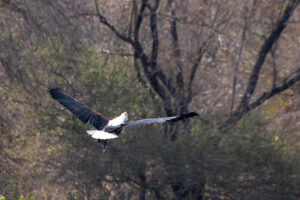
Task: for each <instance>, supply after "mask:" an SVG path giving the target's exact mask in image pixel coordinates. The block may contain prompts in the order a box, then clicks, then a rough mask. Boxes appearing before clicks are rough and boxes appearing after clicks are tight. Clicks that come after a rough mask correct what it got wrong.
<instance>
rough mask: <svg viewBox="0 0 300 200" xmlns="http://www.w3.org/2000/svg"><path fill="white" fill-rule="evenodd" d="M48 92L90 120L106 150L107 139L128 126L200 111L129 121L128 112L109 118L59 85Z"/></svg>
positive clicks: (175, 119)
mask: <svg viewBox="0 0 300 200" xmlns="http://www.w3.org/2000/svg"><path fill="white" fill-rule="evenodd" d="M48 92H49V93H50V95H51V97H52V98H53V99H55V100H56V101H58V102H59V103H60V104H61V105H63V106H64V107H65V108H67V109H68V110H70V111H71V112H72V113H73V114H74V115H75V116H76V117H78V118H79V119H80V120H81V121H82V122H84V123H87V122H89V123H90V124H91V125H93V126H94V127H95V128H96V130H88V131H87V133H88V134H89V135H90V136H91V137H92V138H94V139H97V141H98V142H99V143H102V144H103V146H102V147H103V151H104V150H105V147H106V144H107V140H110V139H115V138H117V137H118V135H119V134H121V132H122V130H123V129H125V128H127V127H132V126H138V125H145V124H153V123H164V122H177V121H180V120H183V119H186V118H189V117H195V116H199V115H198V113H195V112H189V113H186V114H182V115H179V116H172V117H162V118H149V119H141V120H137V121H130V122H127V121H128V114H127V112H123V113H122V114H121V115H120V116H118V117H116V118H114V119H112V120H109V119H107V118H105V117H104V116H103V115H102V114H100V113H98V112H96V111H94V110H93V109H91V108H89V107H88V106H86V105H84V104H82V103H80V102H79V101H78V100H77V99H75V98H73V97H71V96H70V95H68V94H67V93H65V92H64V91H63V90H62V89H60V88H59V87H56V86H50V85H49V86H48Z"/></svg>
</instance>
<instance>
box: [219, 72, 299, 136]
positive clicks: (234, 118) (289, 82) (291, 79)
mask: <svg viewBox="0 0 300 200" xmlns="http://www.w3.org/2000/svg"><path fill="white" fill-rule="evenodd" d="M299 81H300V69H298V70H296V72H293V73H291V74H290V75H288V76H287V77H286V78H285V79H284V81H283V83H282V84H281V86H279V87H275V88H272V89H271V90H270V91H268V92H264V93H263V94H262V95H261V96H260V97H259V98H257V100H256V101H254V102H253V103H251V104H249V105H248V106H247V107H246V109H243V110H237V111H235V112H233V113H232V114H231V115H230V116H229V118H228V119H227V120H226V121H225V123H223V124H222V125H221V126H220V127H219V128H220V129H222V130H227V129H229V128H230V127H232V126H234V125H235V124H236V123H237V122H238V121H239V120H240V119H241V118H242V117H243V115H244V114H246V113H247V112H249V111H251V110H253V109H255V108H257V107H258V106H260V105H261V104H263V103H264V102H265V101H266V100H268V99H270V98H271V97H273V96H275V95H277V94H280V93H281V92H283V91H285V90H287V89H289V88H291V87H292V86H293V85H294V84H295V83H297V82H299Z"/></svg>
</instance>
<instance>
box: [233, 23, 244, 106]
mask: <svg viewBox="0 0 300 200" xmlns="http://www.w3.org/2000/svg"><path fill="white" fill-rule="evenodd" d="M246 30H247V19H246V18H245V19H244V28H243V32H242V37H241V46H240V48H239V52H238V58H237V61H236V64H235V68H234V73H233V83H232V97H231V106H230V112H232V110H233V108H234V103H235V101H234V100H235V91H236V82H237V78H238V72H239V65H240V60H241V57H242V52H243V50H244V47H245V43H246Z"/></svg>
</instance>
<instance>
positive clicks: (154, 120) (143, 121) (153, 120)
mask: <svg viewBox="0 0 300 200" xmlns="http://www.w3.org/2000/svg"><path fill="white" fill-rule="evenodd" d="M195 116H199V114H198V113H195V112H190V113H186V114H182V115H179V116H173V117H162V118H150V119H141V120H137V121H131V122H128V123H126V124H124V125H123V128H127V127H131V126H139V125H146V124H153V123H165V122H177V121H180V120H183V119H186V118H189V117H195Z"/></svg>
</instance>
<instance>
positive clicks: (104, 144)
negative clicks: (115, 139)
mask: <svg viewBox="0 0 300 200" xmlns="http://www.w3.org/2000/svg"><path fill="white" fill-rule="evenodd" d="M97 142H98V143H99V144H100V145H101V144H102V145H101V147H102V151H103V153H104V152H105V150H106V147H107V140H100V139H98V140H97Z"/></svg>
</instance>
